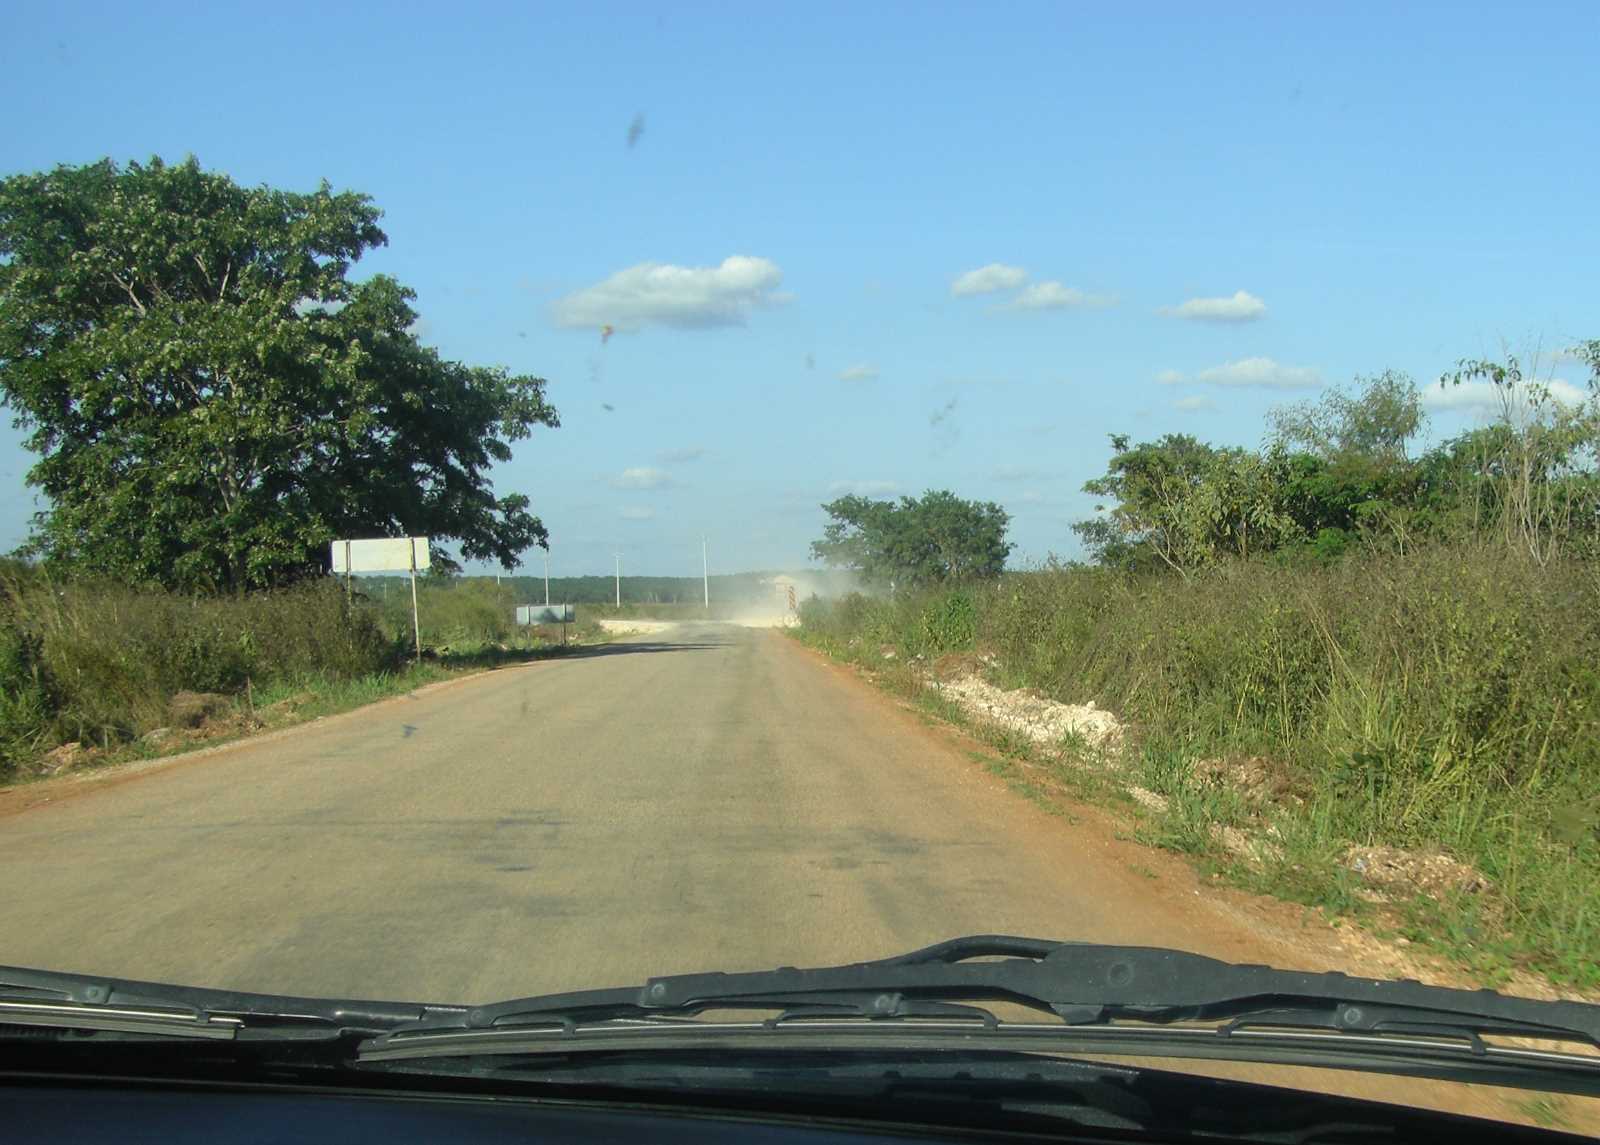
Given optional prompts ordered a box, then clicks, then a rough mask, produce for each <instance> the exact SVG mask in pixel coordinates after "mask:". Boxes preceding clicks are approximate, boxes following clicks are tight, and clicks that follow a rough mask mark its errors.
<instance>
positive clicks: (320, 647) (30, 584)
mask: <svg viewBox="0 0 1600 1145" xmlns="http://www.w3.org/2000/svg"><path fill="white" fill-rule="evenodd" d="M357 588H358V590H359V588H360V585H359V582H358V584H357ZM410 603H411V602H410V595H409V592H408V593H407V594H406V596H405V598H404V601H403V607H402V602H401V600H400V599H398V596H397V595H396V596H395V597H393V598H392V599H390V600H388V601H384V600H382V599H378V598H371V597H367V596H366V595H365V594H362V593H360V592H359V591H358V593H357V594H356V596H355V598H354V600H352V601H348V602H347V600H346V598H345V594H344V591H343V589H342V587H340V586H339V585H338V584H337V583H335V582H333V581H324V582H320V583H317V584H309V585H305V586H302V587H300V588H296V589H292V590H286V591H281V592H273V593H260V594H254V595H250V596H245V597H211V598H190V597H184V596H179V595H175V594H170V593H163V592H158V591H144V590H136V589H130V588H127V587H126V586H122V585H116V584H110V583H96V582H85V581H68V582H57V581H53V580H51V579H50V578H48V577H46V576H44V575H42V574H40V573H38V572H36V571H32V570H26V569H19V570H12V571H10V572H8V573H6V574H5V575H4V576H0V780H5V781H13V780H18V779H27V778H31V777H35V776H38V775H41V774H50V773H52V772H55V771H58V770H61V769H63V768H66V767H78V766H84V765H88V764H95V763H103V762H112V761H117V760H125V759H132V758H140V757H148V756H154V755H162V754H167V753H170V752H172V751H176V750H182V749H183V748H186V747H190V746H196V745H198V744H202V743H215V742H219V741H221V740H225V739H229V738H236V737H237V736H240V735H244V734H249V733H250V732H253V731H257V730H261V729H263V728H269V727H274V726H281V725H284V724H288V723H294V722H299V721H301V720H305V719H310V718H314V717H316V716H319V715H326V714H330V713H332V712H337V711H343V710H346V709H348V708H353V707H357V706H359V705H361V704H364V703H370V702H372V701H373V700H377V699H381V698H383V697H385V696H390V695H397V694H400V693H403V692H407V691H410V690H411V689H413V688H416V687H418V686H420V685H422V684H426V683H429V682H432V681H435V680H441V679H445V678H447V677H449V676H450V675H451V674H453V673H458V672H461V671H470V670H477V669H481V668H486V667H493V666H495V665H497V664H500V663H504V662H507V661H517V660H526V659H530V658H533V657H537V656H543V655H550V654H553V653H556V652H558V651H559V648H558V647H557V645H558V643H559V640H560V630H559V628H557V629H554V630H546V629H532V630H520V629H517V628H516V626H515V625H514V624H513V623H512V616H513V610H512V604H513V602H511V601H509V600H505V601H502V600H500V599H499V594H497V593H495V592H494V585H493V582H492V581H489V582H488V583H487V587H484V586H483V585H481V584H468V585H464V586H463V585H454V584H448V583H445V584H439V583H425V584H423V585H422V586H420V593H419V605H420V609H419V610H420V613H421V616H422V621H423V632H422V636H423V645H424V649H425V650H426V658H425V659H424V661H423V662H422V663H420V664H418V663H415V662H414V651H413V637H412V632H411V610H410ZM569 636H572V637H574V638H577V639H581V640H584V641H586V642H593V641H594V640H597V639H603V635H602V634H601V633H599V631H598V629H597V627H596V626H595V625H594V623H593V621H592V619H589V618H588V617H585V616H580V617H579V623H577V624H576V625H573V626H571V629H570V630H569ZM69 745H76V746H69Z"/></svg>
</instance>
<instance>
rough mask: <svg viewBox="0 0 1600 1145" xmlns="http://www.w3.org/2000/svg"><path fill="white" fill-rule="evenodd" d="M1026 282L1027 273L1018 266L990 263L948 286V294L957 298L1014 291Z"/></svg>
mask: <svg viewBox="0 0 1600 1145" xmlns="http://www.w3.org/2000/svg"><path fill="white" fill-rule="evenodd" d="M1027 281H1028V272H1027V271H1025V270H1023V269H1022V268H1021V267H1020V266H1007V265H1006V264H1005V263H1003V262H991V263H990V264H989V265H988V266H980V267H979V268H978V269H977V270H969V271H967V273H965V274H963V275H960V276H958V277H957V278H956V280H955V281H954V282H952V283H951V284H950V293H951V294H953V295H955V296H956V297H957V298H961V297H964V296H966V295H969V294H994V293H995V292H996V291H1000V290H1015V289H1016V288H1017V287H1019V286H1021V285H1022V284H1023V283H1024V282H1027Z"/></svg>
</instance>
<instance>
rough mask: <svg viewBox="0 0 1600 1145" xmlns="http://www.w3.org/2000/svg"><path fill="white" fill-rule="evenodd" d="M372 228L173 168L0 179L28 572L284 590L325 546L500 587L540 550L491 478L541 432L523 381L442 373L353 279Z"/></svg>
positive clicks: (538, 406)
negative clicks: (458, 572)
mask: <svg viewBox="0 0 1600 1145" xmlns="http://www.w3.org/2000/svg"><path fill="white" fill-rule="evenodd" d="M379 218H380V212H379V211H378V209H377V208H376V207H375V206H374V205H373V203H372V202H371V200H370V199H369V198H368V197H367V196H365V195H361V194H356V193H353V192H348V191H346V192H335V191H333V190H332V189H331V188H330V187H329V186H328V185H327V184H326V183H324V184H323V185H321V186H320V187H318V188H317V189H316V190H315V191H312V192H310V193H296V192H289V191H283V190H277V189H274V188H270V187H241V186H239V185H237V184H235V183H234V182H233V181H232V180H231V179H229V178H228V177H227V176H225V175H222V174H217V173H214V172H207V171H204V170H202V169H201V167H200V165H199V164H198V163H197V162H196V161H195V160H193V159H190V160H188V161H187V162H184V163H182V164H178V165H175V166H169V165H167V164H165V163H163V162H162V161H161V160H160V159H153V160H151V161H150V162H149V163H148V164H138V163H131V164H129V165H127V166H126V167H125V168H124V167H119V166H118V165H117V164H115V163H113V162H111V161H109V160H108V161H104V162H100V163H95V164H91V165H88V166H82V167H60V168H57V169H56V170H54V171H51V172H48V173H43V174H33V175H17V176H13V177H10V178H7V179H5V180H3V181H0V395H3V397H4V401H5V404H6V405H7V406H9V407H10V409H11V410H12V412H13V414H14V416H15V418H16V421H17V423H18V424H19V425H20V426H21V427H22V428H24V429H25V430H26V431H27V432H28V438H27V445H28V448H29V449H30V450H32V451H33V452H34V453H36V454H37V455H38V460H37V462H36V463H35V464H34V465H33V467H32V469H31V470H30V471H29V474H28V481H29V483H30V484H31V485H33V486H35V487H37V488H38V489H39V490H41V491H42V492H43V493H44V494H45V496H46V497H47V498H48V502H49V506H48V508H47V509H46V510H45V511H44V512H42V513H41V514H39V516H38V518H37V521H36V527H35V531H34V535H33V538H32V541H31V550H32V552H34V553H35V554H38V555H42V556H44V557H46V558H48V559H49V560H50V561H52V562H55V563H58V564H61V565H66V566H70V567H72V568H75V569H77V570H80V571H85V572H91V573H105V574H112V575H116V576H118V577H121V578H126V579H131V580H134V581H137V582H141V583H151V584H160V585H165V586H168V587H173V588H181V589H185V590H200V591H233V590H244V589H246V588H254V587H264V586H272V585H278V584H283V583H287V582H290V581H293V580H296V579H298V578H300V577H303V576H305V575H307V574H310V573H315V572H318V571H321V570H323V569H325V568H326V564H327V544H328V542H329V541H330V540H333V539H335V538H338V537H348V536H375V535H377V536H382V535H405V534H413V535H416V534H427V535H430V536H434V537H439V538H442V539H450V540H454V541H456V542H458V544H459V549H460V552H461V554H462V555H463V556H465V557H467V558H471V559H482V560H490V559H492V560H496V561H499V562H500V563H501V564H502V565H503V566H505V567H507V568H511V567H514V566H515V565H516V564H517V563H518V554H519V553H521V552H523V551H525V550H526V549H527V548H528V547H530V546H531V545H534V544H538V543H542V542H544V541H545V539H546V534H545V530H544V527H543V526H542V524H541V523H540V522H539V520H538V519H537V518H536V517H534V516H533V515H531V514H530V513H529V511H528V510H529V501H528V499H527V497H526V496H524V495H521V494H510V495H505V496H497V495H496V494H495V493H494V491H493V488H492V485H491V483H490V481H489V479H488V469H489V467H490V466H491V465H492V464H493V463H494V462H497V461H504V460H506V459H507V458H509V457H510V455H511V443H513V442H515V441H517V440H519V439H522V438H524V437H526V436H528V434H529V433H530V431H531V430H532V429H533V428H534V427H535V426H539V425H544V426H555V425H557V424H558V421H557V417H556V413H555V411H554V410H553V409H552V408H551V407H550V406H549V405H548V404H547V403H546V401H545V396H544V389H545V383H544V381H543V380H542V379H539V378H535V377H529V376H520V375H512V374H510V373H509V372H507V371H506V370H503V369H498V368H485V367H475V366H468V365H464V364H462V363H459V362H452V361H447V360H445V359H443V358H441V357H440V355H439V354H438V353H437V352H436V351H434V350H432V349H430V348H427V347H424V346H422V345H421V344H420V343H419V342H418V340H417V338H416V337H415V336H414V334H413V333H412V327H413V325H414V324H415V322H416V321H417V317H418V316H417V313H416V311H415V310H413V308H412V306H411V303H412V301H413V300H414V298H415V295H414V293H413V292H412V291H411V290H409V289H407V288H406V287H404V286H402V285H401V284H400V283H399V282H397V281H395V280H394V279H392V278H390V277H388V276H386V275H376V276H373V277H371V278H369V279H366V280H364V281H361V282H356V281H352V280H351V278H350V271H351V268H352V266H353V264H354V263H355V262H356V261H357V260H359V259H360V258H361V256H362V255H363V254H364V253H365V252H367V251H369V250H371V249H372V248H373V247H376V246H379V245H382V244H384V243H385V242H386V241H387V239H386V237H385V235H384V233H383V231H382V230H380V229H379V226H378V221H379Z"/></svg>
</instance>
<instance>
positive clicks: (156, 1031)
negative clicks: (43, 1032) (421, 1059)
mask: <svg viewBox="0 0 1600 1145" xmlns="http://www.w3.org/2000/svg"><path fill="white" fill-rule="evenodd" d="M465 1010H466V1007H464V1006H448V1005H425V1004H422V1003H416V1002H370V1001H360V1000H340V999H326V998H300V997H294V996H292V995H285V994H250V993H239V992H236V991H231V990H209V989H205V988H202V987H196V986H169V985H163V984H161V983H157V982H139V981H129V980H125V979H113V978H99V977H93V976H90V975H82V974H63V973H58V972H56V971H53V970H31V969H25V968H22V967H16V966H0V1026H35V1027H39V1026H42V1027H47V1028H51V1029H57V1030H88V1031H96V1032H103V1033H122V1034H136V1035H151V1036H158V1037H170V1038H199V1039H206V1040H248V1039H252V1038H269V1037H270V1038H318V1037H324V1038H326V1037H339V1036H342V1035H344V1034H348V1033H358V1034H366V1035H373V1034H381V1033H384V1032H386V1031H388V1030H392V1029H396V1028H398V1027H400V1026H405V1025H412V1024H415V1023H419V1022H430V1021H444V1022H449V1021H452V1020H454V1019H456V1018H458V1017H459V1016H460V1015H461V1014H463V1013H464V1012H465Z"/></svg>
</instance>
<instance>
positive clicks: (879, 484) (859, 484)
mask: <svg viewBox="0 0 1600 1145" xmlns="http://www.w3.org/2000/svg"><path fill="white" fill-rule="evenodd" d="M899 491H900V486H899V485H897V484H895V483H894V482H893V481H835V482H834V483H833V484H831V485H829V486H828V492H829V493H854V494H856V495H857V496H858V497H877V496H880V495H882V494H884V493H898V492H899Z"/></svg>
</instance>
